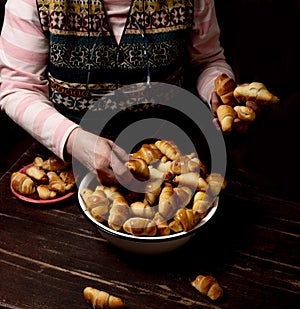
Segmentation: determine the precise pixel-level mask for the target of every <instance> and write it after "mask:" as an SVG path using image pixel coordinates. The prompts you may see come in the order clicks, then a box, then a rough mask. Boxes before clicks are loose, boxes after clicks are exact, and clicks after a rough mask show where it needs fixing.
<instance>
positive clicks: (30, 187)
mask: <svg viewBox="0 0 300 309" xmlns="http://www.w3.org/2000/svg"><path fill="white" fill-rule="evenodd" d="M11 185H12V187H13V189H14V190H15V191H17V192H19V193H21V194H24V195H30V194H33V193H34V192H35V183H34V181H33V180H32V179H31V178H30V177H28V176H27V175H25V174H23V173H20V172H14V173H12V175H11Z"/></svg>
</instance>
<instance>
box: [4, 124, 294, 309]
mask: <svg viewBox="0 0 300 309" xmlns="http://www.w3.org/2000/svg"><path fill="white" fill-rule="evenodd" d="M254 132H255V129H254ZM253 134H254V133H253ZM249 139H250V140H251V136H250V137H249ZM257 143H259V141H257ZM234 153H235V149H234V148H233V150H232V154H230V155H231V158H234ZM241 153H243V154H246V153H247V152H246V151H245V150H244V151H243V152H241ZM39 154H45V149H44V148H43V147H41V146H40V145H39V144H35V143H33V144H32V145H31V146H30V147H29V148H28V149H27V151H26V152H25V153H24V154H23V155H21V157H20V158H19V159H18V160H17V161H16V162H14V164H13V165H12V166H11V167H10V168H9V169H8V170H7V171H6V172H5V173H4V174H3V175H2V177H1V178H0V197H1V199H0V229H1V239H0V263H1V264H0V278H1V281H0V305H2V306H3V307H8V308H40V309H47V308H49V309H52V308H72V309H73V308H75V309H77V308H78V309H80V308H83V309H84V308H89V306H88V304H87V303H86V302H85V300H84V298H83V294H82V291H83V289H84V288H85V287H86V286H93V287H96V288H98V289H100V290H104V291H107V292H109V293H111V294H113V295H115V296H119V297H121V298H123V299H124V301H125V302H126V304H127V307H128V308H138V309H141V308H150V309H152V308H153V309H154V308H159V309H162V308H168V309H169V308H170V309H171V308H177V309H178V308H230V309H235V308H243V309H246V308H249V309H250V308H251V309H253V308H264V309H269V308H282V309H292V308H300V246H299V240H300V201H299V199H297V198H295V196H296V195H295V196H293V198H289V197H288V196H289V195H288V193H287V194H286V195H285V196H280V194H278V195H276V194H270V191H268V190H265V189H267V187H264V186H263V185H262V186H259V187H258V186H255V185H254V184H253V183H251V179H253V178H254V174H252V175H250V174H249V182H244V181H240V179H241V178H243V177H235V176H237V174H238V173H233V172H232V173H231V174H229V179H228V185H227V188H226V189H225V191H223V193H222V195H221V198H220V205H219V208H218V211H217V213H216V215H215V216H214V218H213V220H212V221H211V222H210V223H209V224H207V225H206V226H205V227H204V228H203V230H202V231H201V232H200V233H199V234H198V235H197V237H195V238H194V239H193V240H192V241H191V242H189V243H188V244H187V245H186V246H184V247H182V248H181V249H179V250H177V251H174V252H170V253H168V254H165V255H160V256H139V255H132V254H130V253H127V252H124V251H120V250H119V249H117V248H115V247H113V246H112V245H111V244H110V243H108V242H107V241H105V240H104V239H102V238H101V236H100V234H99V233H98V231H97V230H96V229H95V227H94V226H92V225H90V223H89V222H87V220H86V219H85V218H84V217H83V215H82V213H81V212H80V210H79V207H78V201H77V198H76V196H75V197H74V198H71V199H69V200H66V201H64V202H62V203H60V204H54V205H51V206H48V207H37V206H36V205H33V204H29V203H26V202H23V201H21V200H19V199H17V198H16V197H15V196H14V195H13V194H12V192H11V191H10V187H9V183H10V175H11V173H12V172H13V171H16V170H18V169H20V168H21V167H22V166H24V165H26V164H28V163H31V162H32V160H33V158H34V157H35V156H36V155H39ZM245 156H246V155H245ZM242 161H243V160H242V159H241V158H240V159H239V161H238V162H239V163H241V164H242V163H243V162H242ZM235 162H236V161H235ZM268 162H269V161H268ZM236 164H237V163H236ZM241 171H242V172H241ZM239 172H241V173H242V174H243V176H245V174H246V173H247V169H245V168H243V169H241V170H240V171H239ZM248 172H249V171H248ZM260 172H261V171H260ZM257 175H258V174H257ZM250 176H252V178H251V177H250ZM238 178H240V179H238ZM244 178H245V177H244ZM286 181H288V180H286ZM275 182H276V181H275ZM260 183H262V180H261V179H260ZM295 187H296V186H295ZM198 274H203V275H213V276H215V277H216V279H217V280H218V282H219V283H220V284H221V286H222V287H223V289H224V297H223V298H222V300H221V301H219V302H213V301H211V300H210V299H208V298H206V297H204V296H202V295H201V294H200V293H199V292H198V291H197V290H196V289H195V288H193V287H192V286H191V281H192V280H193V279H194V278H195V277H196V276H197V275H198Z"/></svg>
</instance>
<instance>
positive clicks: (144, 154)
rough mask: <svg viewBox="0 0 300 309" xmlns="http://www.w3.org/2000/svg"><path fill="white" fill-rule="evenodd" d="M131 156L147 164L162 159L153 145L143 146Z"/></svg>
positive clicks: (159, 152)
mask: <svg viewBox="0 0 300 309" xmlns="http://www.w3.org/2000/svg"><path fill="white" fill-rule="evenodd" d="M132 156H133V157H134V158H138V159H143V160H145V161H146V163H147V164H152V163H154V162H156V161H158V160H159V159H160V158H161V157H162V153H161V151H160V150H159V149H158V148H157V147H156V146H155V145H154V144H143V145H142V147H141V148H140V149H139V150H138V151H136V152H135V153H133V154H132Z"/></svg>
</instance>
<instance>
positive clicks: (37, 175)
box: [26, 165, 49, 184]
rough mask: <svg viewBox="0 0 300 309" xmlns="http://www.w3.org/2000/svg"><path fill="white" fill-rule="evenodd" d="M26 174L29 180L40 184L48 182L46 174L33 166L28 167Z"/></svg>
mask: <svg viewBox="0 0 300 309" xmlns="http://www.w3.org/2000/svg"><path fill="white" fill-rule="evenodd" d="M26 174H27V176H29V177H30V178H33V179H34V180H35V181H37V182H39V183H42V184H47V183H48V181H49V179H48V176H47V174H46V172H45V171H44V170H42V169H41V168H39V167H38V166H35V165H32V166H30V167H28V168H27V169H26Z"/></svg>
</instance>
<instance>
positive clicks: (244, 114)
mask: <svg viewBox="0 0 300 309" xmlns="http://www.w3.org/2000/svg"><path fill="white" fill-rule="evenodd" d="M233 109H234V110H235V111H236V113H237V116H238V118H239V119H241V120H243V121H247V122H252V121H254V120H255V118H256V114H255V112H254V110H253V109H252V108H251V107H249V106H243V105H237V106H235V107H234V108H233Z"/></svg>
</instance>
